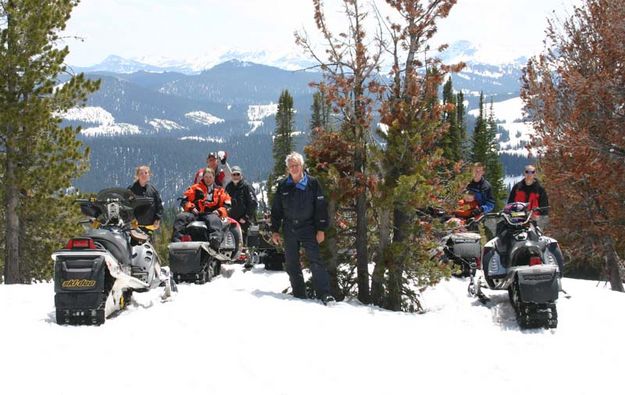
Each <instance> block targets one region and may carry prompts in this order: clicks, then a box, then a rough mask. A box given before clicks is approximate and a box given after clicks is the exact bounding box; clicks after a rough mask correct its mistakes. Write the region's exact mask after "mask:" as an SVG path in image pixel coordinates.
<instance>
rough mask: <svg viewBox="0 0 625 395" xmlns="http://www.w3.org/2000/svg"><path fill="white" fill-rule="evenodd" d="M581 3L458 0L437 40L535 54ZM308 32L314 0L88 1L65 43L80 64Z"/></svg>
mask: <svg viewBox="0 0 625 395" xmlns="http://www.w3.org/2000/svg"><path fill="white" fill-rule="evenodd" d="M376 1H377V3H383V2H382V1H381V0H376ZM581 1H582V0H523V1H519V0H458V4H457V5H456V6H455V7H454V8H453V9H452V11H451V14H450V16H449V17H448V18H447V19H445V20H443V21H442V22H441V24H440V26H439V34H438V35H437V36H436V38H435V40H436V44H438V43H443V42H447V43H453V42H455V41H459V40H468V41H470V42H472V43H473V44H474V45H476V46H477V47H478V48H479V49H480V51H481V53H482V54H483V55H484V56H486V57H489V56H491V57H494V58H498V59H499V58H510V60H511V59H513V58H515V57H518V56H522V55H524V56H529V55H533V54H535V53H537V52H538V51H539V50H540V49H541V43H542V40H543V37H544V29H545V26H546V18H547V17H549V16H552V11H554V10H555V11H556V12H557V13H558V15H567V14H570V11H571V10H572V8H573V5H574V4H579V3H580V2H581ZM325 3H327V4H328V5H329V7H330V11H329V12H328V20H329V22H330V25H331V26H337V27H340V26H341V19H340V13H339V12H338V11H337V8H336V4H338V3H339V1H338V0H326V1H325ZM366 3H367V4H368V3H369V2H366ZM302 29H305V30H306V31H308V32H309V33H311V34H312V33H314V31H315V27H314V20H313V6H312V0H228V1H223V0H81V2H80V4H79V5H78V7H77V8H76V9H75V10H74V12H73V14H72V17H71V19H70V21H69V23H68V27H67V30H66V32H65V36H66V37H67V38H66V39H65V42H66V44H67V45H69V47H70V50H71V53H70V55H69V56H68V58H67V62H68V63H69V64H72V65H76V66H88V65H93V64H96V63H98V62H100V61H101V60H103V59H104V58H106V57H107V56H108V55H113V54H114V55H119V56H122V57H126V58H135V59H138V58H146V57H147V58H159V57H160V58H169V59H188V58H193V57H200V56H204V55H207V54H210V53H213V52H225V51H227V50H230V49H236V50H243V51H246V50H266V51H269V52H281V53H290V54H292V55H297V54H299V53H300V50H299V49H298V48H297V47H296V45H295V44H294V38H293V33H294V31H296V30H299V31H301V30H302ZM77 37H78V39H77ZM313 37H314V36H313Z"/></svg>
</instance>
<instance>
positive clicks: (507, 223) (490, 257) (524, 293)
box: [474, 202, 564, 328]
mask: <svg viewBox="0 0 625 395" xmlns="http://www.w3.org/2000/svg"><path fill="white" fill-rule="evenodd" d="M540 210H541V209H538V208H537V209H534V210H530V209H528V206H527V203H521V202H515V203H510V204H508V205H506V207H505V208H504V209H503V211H501V212H500V213H497V214H486V216H485V217H484V225H485V226H486V227H488V228H489V230H490V231H491V232H492V233H493V234H495V235H497V236H496V237H495V238H493V239H492V240H490V241H489V242H488V243H486V245H485V246H484V248H483V250H482V258H481V263H482V273H483V276H484V280H485V281H486V283H487V284H488V286H489V288H490V289H494V290H507V291H508V295H509V298H510V302H511V303H512V305H513V306H514V310H515V312H516V316H517V321H518V323H519V326H520V327H521V328H540V327H545V328H555V327H557V325H558V314H557V310H556V304H555V302H556V300H557V299H558V293H559V290H560V277H561V274H562V269H563V265H564V258H563V256H562V251H561V250H560V247H559V246H558V242H557V241H556V240H555V239H552V238H550V237H547V236H545V235H544V234H543V232H542V230H541V229H540V228H539V227H538V225H537V224H536V221H535V220H534V219H533V216H532V214H533V212H534V211H540ZM475 285H476V288H477V289H475V290H474V292H475V293H476V294H477V295H480V294H481V291H480V289H479V287H480V281H476V283H475Z"/></svg>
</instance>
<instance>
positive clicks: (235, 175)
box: [232, 173, 241, 177]
mask: <svg viewBox="0 0 625 395" xmlns="http://www.w3.org/2000/svg"><path fill="white" fill-rule="evenodd" d="M232 175H233V176H234V177H238V176H240V175H241V173H232Z"/></svg>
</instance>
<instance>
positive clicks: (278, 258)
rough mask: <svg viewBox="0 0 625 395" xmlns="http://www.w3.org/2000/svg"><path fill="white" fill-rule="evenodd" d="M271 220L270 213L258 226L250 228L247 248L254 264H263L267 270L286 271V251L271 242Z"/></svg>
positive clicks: (266, 214) (265, 215)
mask: <svg viewBox="0 0 625 395" xmlns="http://www.w3.org/2000/svg"><path fill="white" fill-rule="evenodd" d="M270 226H271V218H270V216H269V214H268V213H265V214H264V218H263V219H261V220H259V221H258V223H257V224H254V225H252V226H250V227H249V229H248V232H247V247H248V251H249V254H250V258H251V259H252V264H253V265H255V264H258V263H262V264H264V265H265V270H271V271H280V270H284V251H281V250H278V248H277V247H276V246H275V245H274V244H273V243H272V242H271V229H270Z"/></svg>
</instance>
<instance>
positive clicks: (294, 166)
mask: <svg viewBox="0 0 625 395" xmlns="http://www.w3.org/2000/svg"><path fill="white" fill-rule="evenodd" d="M286 165H287V167H288V170H289V175H288V177H287V178H285V179H284V180H282V181H281V182H280V183H279V184H278V189H277V190H276V193H275V195H274V198H273V204H272V207H271V231H272V236H271V238H272V240H273V242H274V243H275V244H280V243H281V242H282V239H281V237H280V233H279V231H280V227H282V230H283V231H284V254H285V260H286V262H285V264H286V272H287V273H288V275H289V280H290V282H291V287H292V288H293V296H295V297H296V298H300V299H305V298H306V285H305V283H304V276H303V275H302V268H301V266H300V262H299V250H300V246H303V247H304V249H305V250H306V256H307V257H308V261H309V262H310V270H311V272H312V279H313V286H314V288H315V293H316V296H317V298H319V299H321V301H322V302H323V303H324V304H328V303H331V302H334V297H332V295H330V277H329V275H328V271H327V269H326V267H325V265H324V264H323V262H322V261H321V254H320V251H319V244H320V243H321V242H323V240H324V239H325V232H324V231H325V229H327V227H328V208H327V204H326V201H325V198H324V196H323V191H322V190H321V185H320V184H319V181H317V179H316V178H314V177H312V176H310V175H308V174H306V173H304V158H303V157H302V155H300V154H299V153H297V152H292V153H291V154H289V155H288V156H287V157H286Z"/></svg>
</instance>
